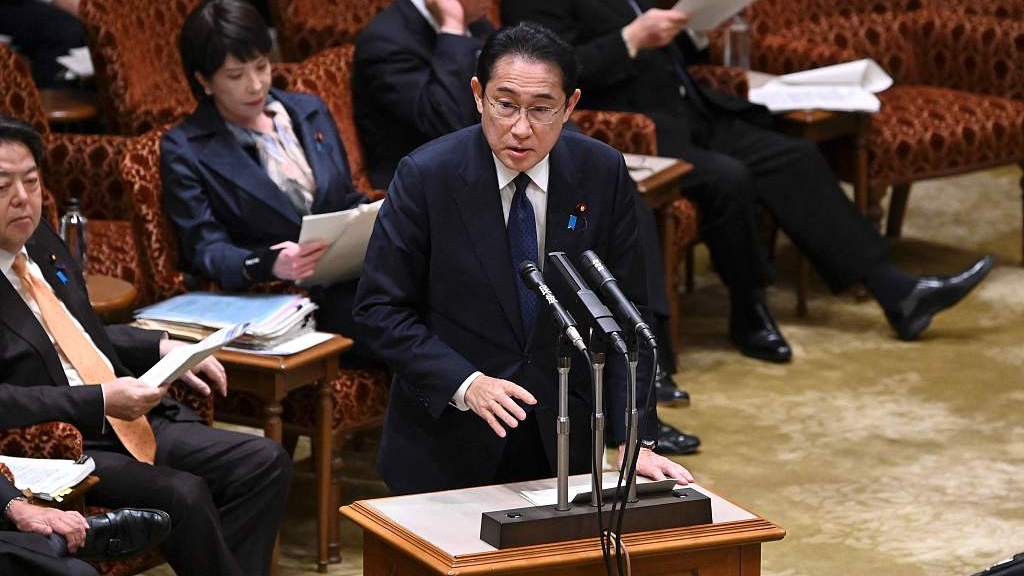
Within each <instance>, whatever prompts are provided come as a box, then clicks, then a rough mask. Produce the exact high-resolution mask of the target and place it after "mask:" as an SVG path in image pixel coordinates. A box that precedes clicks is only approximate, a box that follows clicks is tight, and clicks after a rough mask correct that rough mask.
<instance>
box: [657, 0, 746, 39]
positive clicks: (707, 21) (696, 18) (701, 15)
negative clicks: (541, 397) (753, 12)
mask: <svg viewBox="0 0 1024 576" xmlns="http://www.w3.org/2000/svg"><path fill="white" fill-rule="evenodd" d="M753 3H754V0H679V1H678V2H676V4H675V6H673V7H672V9H673V10H675V11H677V12H686V13H687V14H689V15H690V20H689V22H687V23H686V27H687V28H689V29H690V30H695V31H697V32H708V31H710V30H714V29H715V28H717V27H718V25H719V24H721V23H722V22H725V21H726V20H728V19H729V18H732V17H733V16H735V15H736V13H737V12H739V11H740V10H743V9H744V8H746V7H747V6H749V5H750V4H753Z"/></svg>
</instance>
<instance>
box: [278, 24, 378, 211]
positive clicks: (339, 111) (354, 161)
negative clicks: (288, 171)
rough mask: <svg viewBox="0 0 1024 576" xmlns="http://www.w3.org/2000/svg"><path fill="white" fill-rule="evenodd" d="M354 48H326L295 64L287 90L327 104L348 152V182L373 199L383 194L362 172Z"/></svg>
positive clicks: (364, 160) (364, 170) (348, 46)
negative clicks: (354, 83)
mask: <svg viewBox="0 0 1024 576" xmlns="http://www.w3.org/2000/svg"><path fill="white" fill-rule="evenodd" d="M354 51H355V47H354V45H352V44H345V45H343V46H337V47H334V48H328V49H326V50H324V51H323V52H320V53H319V54H317V55H315V56H313V57H311V58H309V59H308V60H306V61H305V62H302V63H301V64H298V65H297V66H295V68H294V70H293V71H292V73H291V76H290V79H289V84H288V89H289V90H293V91H296V92H307V93H310V94H314V95H316V96H319V97H320V99H321V100H323V101H324V102H325V103H326V104H327V108H328V109H329V110H330V111H331V115H332V116H334V121H335V123H336V124H337V125H338V132H340V133H341V140H342V144H344V145H345V153H346V154H347V155H348V165H349V170H350V172H351V174H352V182H353V184H355V186H356V189H358V190H359V191H360V192H362V193H363V194H366V195H367V196H368V197H369V198H370V199H372V200H377V199H380V198H383V197H384V191H383V190H375V189H374V188H373V186H372V185H371V184H370V177H369V175H368V174H367V172H366V158H365V156H364V154H363V144H362V142H361V141H360V139H359V133H358V132H356V122H355V115H354V106H353V104H352V55H353V53H354Z"/></svg>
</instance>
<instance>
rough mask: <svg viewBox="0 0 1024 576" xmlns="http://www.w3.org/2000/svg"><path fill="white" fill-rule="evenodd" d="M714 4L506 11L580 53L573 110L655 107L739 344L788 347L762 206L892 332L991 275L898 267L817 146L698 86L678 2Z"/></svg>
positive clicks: (786, 352) (603, 3) (984, 263)
mask: <svg viewBox="0 0 1024 576" xmlns="http://www.w3.org/2000/svg"><path fill="white" fill-rule="evenodd" d="M717 4H718V5H719V6H715V5H714V4H709V3H708V2H706V1H705V0H684V1H681V2H679V3H678V4H677V5H676V8H675V9H669V10H661V9H657V8H652V7H651V1H650V0H561V1H559V2H552V1H551V0H515V1H514V2H503V3H502V20H503V21H504V22H505V23H506V24H514V23H516V22H520V21H533V22H537V23H540V24H543V25H545V26H548V27H550V28H551V29H553V30H555V31H556V32H557V33H558V34H559V35H561V36H562V37H563V38H565V39H566V40H567V41H569V42H570V43H572V44H573V45H574V46H576V49H577V50H578V52H579V54H580V60H581V63H582V67H583V72H582V75H581V77H580V86H581V88H582V90H583V93H584V94H585V96H584V98H583V100H582V102H581V104H580V105H581V107H583V108H596V109H607V110H623V111H630V112H640V113H643V114H646V115H648V116H650V117H651V118H652V119H653V120H654V122H655V124H657V135H658V153H659V154H660V155H662V156H670V157H675V158H683V159H685V160H687V161H688V162H690V163H692V164H693V165H694V170H693V172H691V173H690V174H688V175H687V176H685V177H684V179H683V181H682V188H683V191H684V194H686V195H687V197H689V198H690V199H692V200H693V201H694V202H695V203H696V204H697V206H698V208H699V210H700V216H701V219H700V220H701V221H700V234H701V238H702V239H703V240H704V242H705V243H706V244H707V246H708V249H709V250H710V252H711V260H712V263H713V264H714V267H715V270H716V271H717V272H718V274H719V276H720V277H721V278H722V281H723V282H724V283H725V284H726V286H728V288H729V292H730V300H731V308H730V318H729V336H730V339H731V340H732V342H733V343H734V344H735V345H736V347H737V348H738V349H739V350H740V352H741V353H743V354H745V355H747V356H750V357H753V358H757V359H761V360H766V361H770V362H788V361H789V360H790V358H791V356H792V351H791V349H790V347H789V344H788V343H787V342H786V340H785V339H784V338H783V336H782V333H781V332H780V331H779V329H778V326H776V324H775V321H774V319H773V318H772V317H771V314H770V313H769V312H768V308H767V306H766V303H765V301H764V287H765V286H766V285H767V284H769V283H770V282H771V280H772V276H773V271H772V269H771V266H770V265H769V263H768V260H767V257H766V254H765V250H764V247H763V246H762V245H761V240H760V235H759V233H758V230H757V225H756V220H755V217H754V206H755V205H756V204H760V205H761V206H763V207H764V208H765V209H766V210H767V211H768V212H769V213H771V215H772V216H773V217H774V218H775V221H776V222H777V223H778V226H779V227H780V228H781V229H782V230H783V231H785V232H786V235H787V236H789V238H790V239H791V240H792V241H793V243H794V244H796V246H797V247H798V248H799V249H800V251H801V252H802V253H803V254H804V255H805V256H807V258H808V259H809V260H810V261H811V262H812V263H813V264H814V266H815V268H816V269H817V271H818V273H819V274H820V275H821V276H822V278H823V279H824V280H825V281H826V282H827V283H828V285H829V287H831V288H832V289H833V290H835V291H840V290H843V289H846V288H848V287H850V286H852V285H854V284H856V283H858V282H863V283H864V284H865V285H866V286H867V288H868V290H869V291H870V293H871V295H872V296H874V297H875V299H876V300H877V301H878V303H879V305H880V306H881V308H882V309H883V311H884V312H885V314H886V317H887V319H888V320H889V323H890V324H891V326H892V327H893V329H894V331H895V332H896V335H897V336H898V337H899V338H900V339H903V340H914V339H916V338H918V337H919V336H920V334H921V332H923V331H924V329H925V328H927V327H928V325H929V323H930V322H931V319H932V316H933V315H934V314H936V313H938V312H940V311H942V310H944V309H946V308H948V307H950V306H952V305H954V304H956V303H957V302H958V301H959V300H960V299H961V298H963V297H964V296H965V295H966V294H967V292H969V291H970V290H971V289H972V288H973V287H974V286H975V285H977V283H978V282H980V281H981V280H982V279H983V278H984V277H985V275H986V274H987V273H988V270H989V268H990V267H991V265H992V261H991V259H990V258H988V257H986V258H982V259H981V260H979V261H978V262H977V263H975V264H974V265H973V266H972V267H970V268H968V269H967V270H965V271H964V273H963V274H961V275H959V276H956V277H952V278H918V277H915V276H912V275H910V274H907V273H905V272H903V271H901V270H899V269H897V268H896V267H895V266H893V265H892V264H891V263H890V262H889V257H888V250H889V247H888V243H887V242H886V240H885V239H884V238H882V237H881V236H880V235H879V234H878V232H877V231H876V230H875V229H874V228H873V227H872V226H871V224H870V223H869V222H868V221H867V220H866V219H865V218H863V216H862V215H861V214H860V212H859V211H858V210H857V208H856V207H855V206H854V205H853V203H851V202H850V201H849V199H848V198H847V197H846V196H845V195H844V194H843V191H842V189H841V188H840V187H839V183H838V181H837V180H836V177H835V175H834V174H833V173H832V171H831V169H830V167H829V166H828V164H827V163H826V161H825V159H824V158H823V157H822V155H821V153H820V152H819V151H818V148H817V146H815V145H814V144H813V143H811V142H810V141H807V140H803V139H798V138H791V137H788V136H784V135H781V134H778V133H776V132H773V131H772V130H770V124H771V117H770V115H769V114H768V111H767V110H766V109H765V108H763V107H761V106H758V105H755V104H751V103H750V102H748V101H746V100H742V99H737V98H733V97H730V96H727V95H725V94H721V93H718V92H715V91H713V90H710V89H707V88H703V87H701V86H699V85H697V84H696V82H694V80H693V78H692V77H691V76H690V74H689V72H688V71H687V66H689V65H691V64H700V63H704V62H706V61H707V57H708V54H707V50H706V46H705V47H703V49H702V48H701V47H699V44H702V42H700V41H699V40H700V38H699V36H698V35H696V34H692V33H691V32H690V31H689V30H687V28H686V27H687V25H688V23H689V21H690V14H687V13H686V12H685V11H683V10H684V8H683V7H684V6H694V7H695V9H700V10H701V14H700V16H701V18H700V20H701V21H704V22H708V23H710V22H713V21H714V18H711V19H707V18H704V16H705V13H704V11H706V10H708V9H711V10H712V11H713V12H714V11H718V10H719V9H720V8H721V6H722V5H730V6H732V7H733V8H738V7H739V6H740V4H742V3H740V2H733V1H732V0H730V1H729V2H724V1H723V2H719V3H717ZM720 14H721V13H720V12H719V15H720ZM695 16H696V13H695ZM706 25H707V24H706Z"/></svg>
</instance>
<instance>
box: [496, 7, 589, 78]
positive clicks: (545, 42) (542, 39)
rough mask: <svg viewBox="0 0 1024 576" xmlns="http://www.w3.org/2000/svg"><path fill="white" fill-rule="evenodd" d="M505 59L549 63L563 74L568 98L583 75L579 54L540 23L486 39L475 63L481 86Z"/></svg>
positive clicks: (506, 31)
mask: <svg viewBox="0 0 1024 576" xmlns="http://www.w3.org/2000/svg"><path fill="white" fill-rule="evenodd" d="M506 1H509V0H506ZM553 1H558V0H553ZM505 56H513V57H516V58H522V59H524V60H527V61H531V62H543V63H546V64H550V65H552V66H554V67H555V68H558V69H559V70H561V71H562V88H563V89H565V95H566V96H569V95H570V94H572V93H573V92H574V91H575V90H576V81H577V79H578V78H579V74H580V61H579V59H578V58H577V57H576V51H575V50H573V48H572V46H571V45H570V44H569V43H568V42H566V41H565V40H562V38H560V37H559V36H558V34H555V33H554V32H552V31H551V30H549V29H547V28H545V27H543V26H541V25H539V24H533V23H531V22H522V23H520V24H518V25H516V26H513V27H511V28H502V29H501V30H498V32H497V33H495V34H494V35H493V36H491V37H490V38H489V39H488V40H487V42H486V43H485V44H484V47H483V49H482V50H481V51H480V57H479V58H478V59H477V61H476V77H477V80H479V81H480V86H481V87H483V88H486V87H487V82H488V80H490V79H491V73H492V72H494V65H495V64H496V63H497V62H498V60H500V59H502V58H504V57H505Z"/></svg>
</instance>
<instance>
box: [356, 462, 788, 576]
mask: <svg viewBox="0 0 1024 576" xmlns="http://www.w3.org/2000/svg"><path fill="white" fill-rule="evenodd" d="M411 473H415V472H411ZM589 481H590V479H589V476H587V475H581V476H573V477H572V478H571V479H570V485H577V484H588V483H589ZM554 485H555V484H554V479H549V480H538V481H534V482H521V483H518V484H505V485H499V486H483V487H480V488H468V489H464V490H451V491H447V492H433V493H429V494H416V495H412V496H397V497H393V498H381V499H376V500H361V501H358V502H355V503H353V504H352V505H350V506H343V507H342V508H341V513H342V514H343V515H344V516H346V517H347V518H349V519H350V520H352V521H353V522H355V523H356V524H358V525H359V526H360V527H362V529H363V575H364V576H428V575H456V574H458V575H472V574H487V575H502V574H504V575H512V574H535V575H540V574H558V575H559V576H562V575H565V576H590V575H603V574H604V573H605V571H604V564H603V561H602V559H601V546H600V544H599V543H598V541H597V538H590V539H586V540H574V541H569V542H559V543H555V544H544V545H538V546H526V547H522V548H508V549H505V550H498V549H496V548H493V547H492V546H490V545H488V544H487V543H486V542H483V541H482V540H480V514H481V513H482V512H485V511H490V510H503V509H507V508H516V507H519V506H523V505H524V504H525V503H526V500H525V499H524V498H523V497H522V496H521V494H520V492H521V491H522V490H542V489H550V488H554ZM690 486H691V487H693V488H695V489H696V490H698V491H700V492H702V493H704V494H706V495H708V496H709V497H710V498H711V507H712V517H713V518H714V522H713V523H712V524H704V525H700V526H689V527H685V528H674V529H669V530H658V531H655V532H640V533H636V534H629V535H627V536H626V537H625V538H623V541H624V542H625V543H626V546H627V547H628V548H629V555H630V559H631V564H632V573H633V574H636V575H637V576H644V575H650V576H669V575H672V576H678V575H686V576H757V575H758V574H760V573H761V543H762V542H770V541H773V540H781V539H782V538H783V537H785V535H786V531H785V530H783V529H782V528H780V527H778V526H776V525H774V524H772V523H771V522H769V521H767V520H765V519H763V518H761V517H759V516H757V515H756V514H753V513H751V512H748V511H747V510H744V509H743V508H740V507H739V506H736V505H735V504H733V503H731V502H729V501H728V500H725V499H724V498H722V497H721V496H718V495H717V494H714V493H713V492H711V491H710V490H708V489H706V488H703V487H701V486H698V485H695V484H691V485H690Z"/></svg>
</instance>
